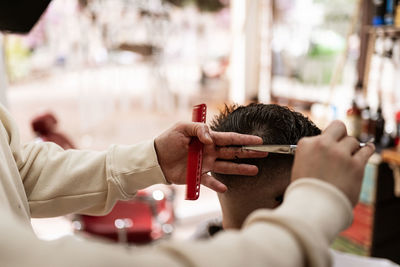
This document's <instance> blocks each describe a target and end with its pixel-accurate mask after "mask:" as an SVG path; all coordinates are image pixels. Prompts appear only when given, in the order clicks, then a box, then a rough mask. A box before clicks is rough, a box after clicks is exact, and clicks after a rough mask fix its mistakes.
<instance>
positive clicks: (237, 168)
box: [212, 161, 258, 176]
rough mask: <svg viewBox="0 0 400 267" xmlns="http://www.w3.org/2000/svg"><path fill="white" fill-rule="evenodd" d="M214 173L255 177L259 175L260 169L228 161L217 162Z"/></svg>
mask: <svg viewBox="0 0 400 267" xmlns="http://www.w3.org/2000/svg"><path fill="white" fill-rule="evenodd" d="M212 171H213V172H216V173H221V174H233V175H248V176H254V175H257V173H258V168H257V166H254V165H250V164H238V163H233V162H228V161H216V162H215V164H214V168H213V170H212Z"/></svg>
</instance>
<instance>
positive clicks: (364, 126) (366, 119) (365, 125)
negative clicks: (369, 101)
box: [359, 106, 374, 142]
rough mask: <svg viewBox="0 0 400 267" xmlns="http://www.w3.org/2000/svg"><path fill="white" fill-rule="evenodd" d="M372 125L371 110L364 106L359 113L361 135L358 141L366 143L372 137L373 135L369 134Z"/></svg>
mask: <svg viewBox="0 0 400 267" xmlns="http://www.w3.org/2000/svg"><path fill="white" fill-rule="evenodd" d="M372 128H374V127H373V125H372V119H371V110H370V108H369V106H366V107H365V108H364V109H363V110H362V111H361V133H360V138H359V139H360V141H361V142H368V141H370V139H371V138H372V137H373V135H374V133H371V130H372Z"/></svg>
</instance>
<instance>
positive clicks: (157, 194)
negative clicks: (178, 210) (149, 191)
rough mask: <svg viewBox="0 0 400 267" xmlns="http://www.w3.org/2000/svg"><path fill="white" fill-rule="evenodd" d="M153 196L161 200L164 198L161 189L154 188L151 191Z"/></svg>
mask: <svg viewBox="0 0 400 267" xmlns="http://www.w3.org/2000/svg"><path fill="white" fill-rule="evenodd" d="M153 198H154V199H155V200H158V201H160V200H163V199H164V193H163V192H162V191H161V190H155V191H154V192H153Z"/></svg>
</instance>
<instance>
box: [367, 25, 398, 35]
mask: <svg viewBox="0 0 400 267" xmlns="http://www.w3.org/2000/svg"><path fill="white" fill-rule="evenodd" d="M367 29H368V30H367V31H368V32H369V33H371V34H376V35H378V36H385V35H386V36H394V35H400V27H395V26H379V27H374V26H368V27H367Z"/></svg>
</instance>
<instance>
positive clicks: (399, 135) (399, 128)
mask: <svg viewBox="0 0 400 267" xmlns="http://www.w3.org/2000/svg"><path fill="white" fill-rule="evenodd" d="M394 143H395V146H396V148H397V150H400V111H397V113H396V138H395V141H394Z"/></svg>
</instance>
